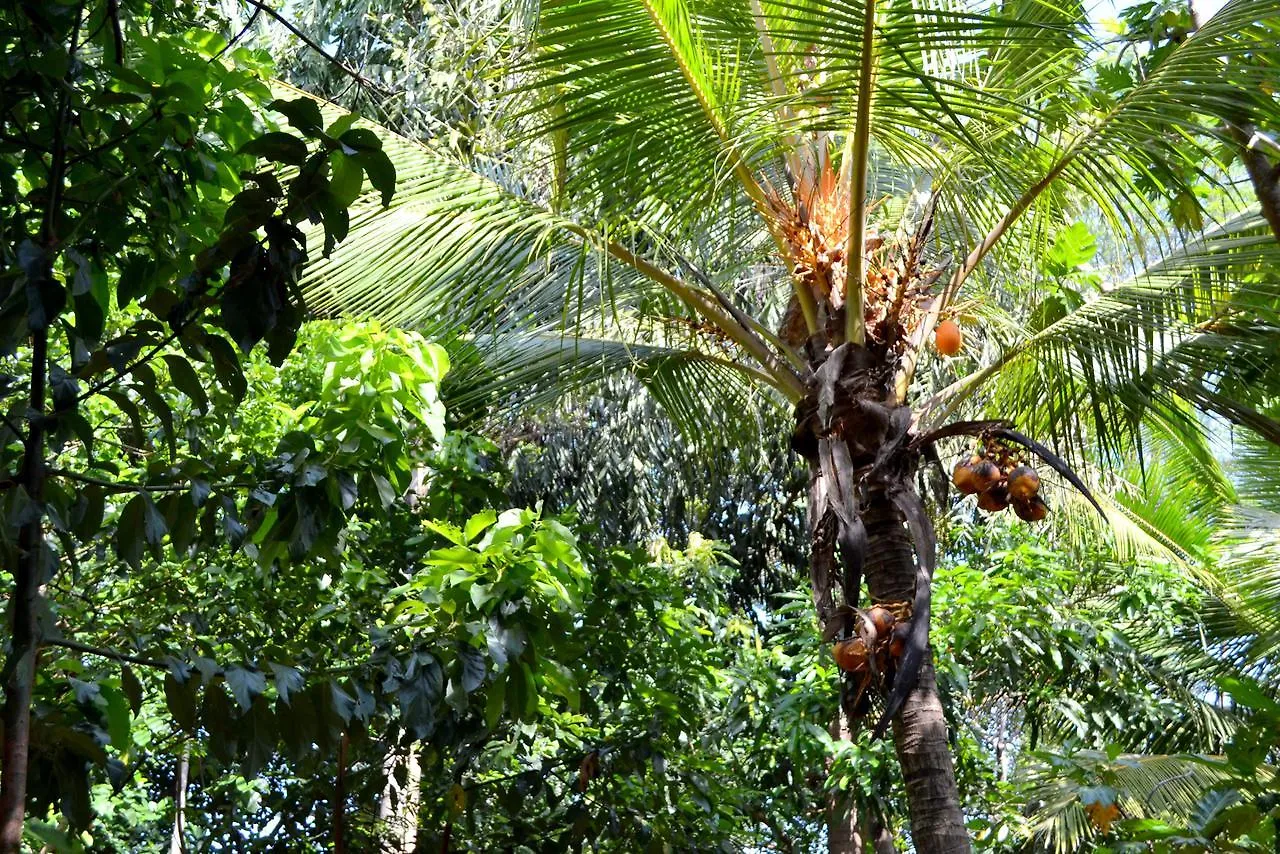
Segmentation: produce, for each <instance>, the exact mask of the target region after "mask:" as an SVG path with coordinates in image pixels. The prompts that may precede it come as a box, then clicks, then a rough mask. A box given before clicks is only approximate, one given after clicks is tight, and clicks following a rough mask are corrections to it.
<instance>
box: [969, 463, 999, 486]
mask: <svg viewBox="0 0 1280 854" xmlns="http://www.w3.org/2000/svg"><path fill="white" fill-rule="evenodd" d="M973 475H974V477H975V478H976V480H977V483H978V491H979V492H986V491H987V490H988V489H991V488H992V487H994V486H996V485H997V484H998V483H1000V481H1001V480H1003V479H1004V475H1003V474H1001V472H1000V467H999V466H997V465H996V464H995V463H993V462H991V460H982V461H980V462H979V463H978V464H977V465H975V466H974V467H973Z"/></svg>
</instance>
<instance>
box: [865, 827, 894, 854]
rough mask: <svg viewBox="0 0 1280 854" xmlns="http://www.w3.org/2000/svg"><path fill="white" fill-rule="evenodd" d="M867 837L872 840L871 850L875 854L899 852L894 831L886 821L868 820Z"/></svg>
mask: <svg viewBox="0 0 1280 854" xmlns="http://www.w3.org/2000/svg"><path fill="white" fill-rule="evenodd" d="M866 837H867V839H868V840H870V842H871V850H872V851H874V852H875V854H898V849H897V847H896V846H895V845H894V844H893V831H891V830H889V828H888V826H886V825H885V823H884V822H882V821H879V820H872V821H870V822H868V826H867V831H866Z"/></svg>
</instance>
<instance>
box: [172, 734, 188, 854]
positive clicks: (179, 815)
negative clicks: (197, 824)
mask: <svg viewBox="0 0 1280 854" xmlns="http://www.w3.org/2000/svg"><path fill="white" fill-rule="evenodd" d="M190 768H191V748H190V747H189V746H187V745H185V744H184V745H183V746H182V756H181V758H179V759H178V779H177V780H176V781H175V782H174V784H173V833H172V834H171V835H170V836H169V854H182V852H184V851H186V843H185V842H184V841H183V839H184V837H185V836H186V824H187V774H188V772H189V771H190Z"/></svg>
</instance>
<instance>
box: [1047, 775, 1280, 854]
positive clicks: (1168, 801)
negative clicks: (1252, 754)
mask: <svg viewBox="0 0 1280 854" xmlns="http://www.w3.org/2000/svg"><path fill="white" fill-rule="evenodd" d="M1258 773H1259V778H1260V779H1259V780H1258V781H1257V782H1258V783H1263V784H1265V783H1268V782H1270V781H1275V780H1276V779H1278V776H1280V774H1278V771H1277V769H1275V768H1272V767H1270V766H1262V767H1261V768H1260V769H1259V772H1258ZM1238 780H1239V777H1238V772H1236V771H1234V770H1233V769H1232V768H1231V766H1230V764H1229V763H1228V762H1227V761H1226V760H1225V759H1224V758H1223V757H1217V756H1201V755H1192V754H1174V755H1155V756H1141V755H1121V756H1117V757H1116V758H1115V759H1108V758H1107V756H1106V755H1105V754H1101V753H1096V752H1093V751H1081V752H1079V753H1075V754H1072V755H1071V756H1069V757H1065V756H1064V757H1049V758H1048V761H1047V762H1046V763H1045V764H1044V765H1042V766H1040V767H1038V768H1035V769H1033V770H1031V771H1029V772H1028V774H1027V782H1028V783H1030V784H1031V785H1032V787H1033V788H1032V793H1033V794H1032V797H1033V798H1034V800H1035V801H1038V802H1039V803H1040V807H1039V809H1038V810H1037V811H1036V813H1035V815H1034V817H1033V819H1032V825H1031V828H1032V830H1031V832H1032V838H1033V843H1034V845H1035V846H1036V848H1038V849H1041V850H1047V851H1054V852H1062V854H1067V852H1073V851H1080V850H1083V849H1084V848H1085V847H1086V843H1087V842H1088V841H1089V840H1091V839H1094V838H1096V837H1097V835H1098V833H1097V829H1096V828H1095V827H1094V826H1093V825H1092V823H1091V822H1090V820H1089V818H1088V816H1087V814H1086V812H1085V806H1084V799H1083V798H1084V797H1090V796H1091V793H1092V792H1096V791H1097V789H1099V788H1103V789H1106V790H1110V791H1109V795H1110V796H1112V797H1114V799H1115V803H1116V804H1117V806H1119V807H1120V811H1121V817H1122V818H1156V819H1159V818H1164V819H1172V820H1173V821H1174V822H1176V823H1177V824H1178V825H1179V826H1185V825H1186V823H1187V821H1186V820H1187V819H1188V818H1189V817H1192V816H1194V815H1196V814H1197V812H1198V811H1199V812H1203V810H1204V804H1203V801H1204V798H1205V796H1206V794H1208V793H1210V792H1213V791H1215V790H1222V789H1223V788H1226V789H1231V788H1232V786H1233V784H1235V783H1236V781H1238ZM1082 796H1083V797H1082Z"/></svg>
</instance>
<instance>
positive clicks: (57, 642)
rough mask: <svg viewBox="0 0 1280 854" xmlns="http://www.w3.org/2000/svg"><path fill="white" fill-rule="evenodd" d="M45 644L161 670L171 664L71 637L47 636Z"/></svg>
mask: <svg viewBox="0 0 1280 854" xmlns="http://www.w3.org/2000/svg"><path fill="white" fill-rule="evenodd" d="M44 644H45V646H60V647H62V648H64V649H71V650H75V651H76V652H83V653H85V654H86V655H96V656H98V657H99V658H109V659H111V660H112V661H122V662H124V663H125V664H136V665H138V666H140V667H154V668H157V669H159V670H168V669H169V665H167V664H165V663H164V662H163V661H157V660H156V659H154V658H144V657H142V656H140V655H133V654H131V653H128V652H119V651H117V650H114V649H104V648H102V647H97V646H90V645H89V644H87V643H80V641H74V640H71V639H69V638H45V641H44Z"/></svg>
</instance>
